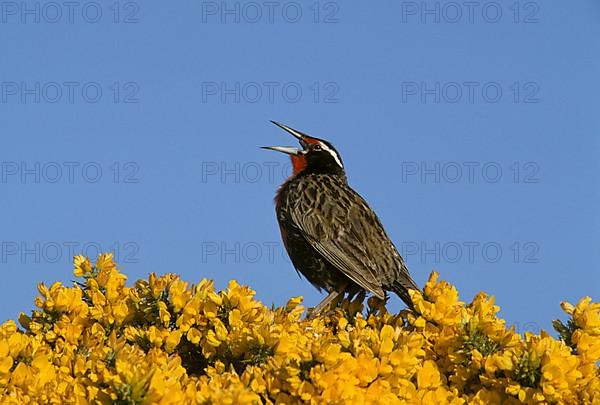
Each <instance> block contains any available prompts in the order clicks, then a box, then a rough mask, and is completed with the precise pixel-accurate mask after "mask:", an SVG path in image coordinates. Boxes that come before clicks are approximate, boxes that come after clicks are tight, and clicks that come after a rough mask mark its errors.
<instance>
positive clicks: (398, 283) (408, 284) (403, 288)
mask: <svg viewBox="0 0 600 405" xmlns="http://www.w3.org/2000/svg"><path fill="white" fill-rule="evenodd" d="M391 290H392V291H393V292H395V293H396V295H398V297H400V299H401V300H402V301H404V303H405V304H406V305H408V307H409V308H410V309H415V307H414V304H413V302H412V299H411V298H410V294H409V293H408V290H417V291H421V289H420V288H419V286H417V284H416V283H415V282H414V280H413V279H412V277H411V276H410V274H408V269H407V268H406V265H404V263H402V270H401V271H400V275H399V277H397V278H396V280H394V282H393V283H392V285H391Z"/></svg>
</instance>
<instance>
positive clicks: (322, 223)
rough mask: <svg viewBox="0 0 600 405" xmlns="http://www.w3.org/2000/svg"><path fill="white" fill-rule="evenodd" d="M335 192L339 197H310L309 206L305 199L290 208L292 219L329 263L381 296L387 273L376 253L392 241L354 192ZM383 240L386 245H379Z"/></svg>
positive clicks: (339, 190)
mask: <svg viewBox="0 0 600 405" xmlns="http://www.w3.org/2000/svg"><path fill="white" fill-rule="evenodd" d="M338 192H339V193H340V195H338V196H337V197H338V198H328V199H322V198H314V199H310V200H311V202H310V203H309V205H308V206H307V205H305V204H306V200H304V202H305V203H304V204H303V206H302V207H296V208H297V209H294V210H292V213H291V215H292V219H293V220H294V223H295V224H296V226H297V227H298V228H300V230H301V232H302V234H303V236H304V237H305V238H306V240H307V241H308V242H309V243H310V244H311V245H312V247H313V248H314V249H315V250H317V252H319V253H320V254H321V255H322V256H323V257H324V258H325V259H326V260H327V261H329V263H331V264H332V265H333V266H335V267H336V268H337V269H339V270H340V271H341V272H342V273H343V274H345V275H346V276H347V277H348V278H350V279H351V280H352V281H354V282H355V283H356V284H358V285H359V286H361V287H362V288H364V289H365V290H368V291H370V292H372V293H373V294H375V295H376V296H378V297H379V298H382V299H383V298H384V297H385V293H384V291H383V288H382V286H383V284H384V281H385V278H386V274H385V273H384V272H385V269H382V268H381V262H379V263H378V260H377V257H376V255H377V254H384V255H385V254H387V255H389V254H390V251H389V250H388V248H389V246H390V245H391V242H390V241H389V239H388V238H387V235H385V231H384V230H383V227H382V226H381V223H380V222H379V220H378V219H377V216H376V215H375V213H374V212H373V211H371V209H370V208H369V207H368V205H367V203H366V202H365V201H364V200H363V199H362V198H361V197H360V196H359V195H358V194H357V193H356V192H354V191H353V190H352V189H350V188H349V187H348V186H345V187H342V189H339V188H338ZM385 244H388V246H382V245H385ZM391 247H392V249H393V251H394V252H395V253H396V251H395V248H394V247H393V245H391ZM396 254H397V253H396ZM398 257H399V255H398ZM386 259H387V260H389V259H390V258H386ZM390 264H391V263H390ZM389 270H391V269H388V271H389ZM388 276H389V275H388Z"/></svg>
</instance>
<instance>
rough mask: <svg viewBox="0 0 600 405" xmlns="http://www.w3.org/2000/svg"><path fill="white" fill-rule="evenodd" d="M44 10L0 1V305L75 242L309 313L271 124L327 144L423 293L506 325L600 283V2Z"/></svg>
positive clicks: (54, 271)
mask: <svg viewBox="0 0 600 405" xmlns="http://www.w3.org/2000/svg"><path fill="white" fill-rule="evenodd" d="M36 4H37V6H36ZM46 4H47V5H43V4H42V3H35V2H25V3H21V2H14V3H13V2H3V3H2V10H1V13H2V15H1V20H0V34H1V35H0V46H1V50H2V57H1V58H0V80H1V82H2V83H1V84H2V88H1V90H2V94H1V96H2V99H1V102H0V115H1V117H2V129H1V132H2V136H1V138H0V139H1V141H0V142H1V143H0V161H1V162H2V166H1V169H2V173H0V174H1V178H0V192H1V195H2V198H1V199H0V204H1V206H0V207H1V212H2V213H1V214H0V242H2V245H1V247H2V252H1V253H2V256H1V257H0V270H1V272H2V280H3V282H2V283H0V296H1V297H2V305H1V306H0V308H1V309H0V319H1V320H6V319H10V318H15V317H16V316H17V315H18V313H19V311H21V310H29V309H30V308H32V302H33V299H34V297H35V295H36V293H37V291H36V284H37V282H38V281H45V282H47V283H51V282H52V281H55V280H60V281H63V282H65V283H70V280H72V279H73V276H72V265H71V255H72V254H73V253H80V252H81V250H82V249H83V248H84V247H85V251H86V253H87V254H89V255H92V256H95V255H96V251H97V250H98V248H99V249H100V250H104V251H106V250H113V251H114V250H118V253H119V254H118V260H119V263H120V267H121V269H122V270H123V271H124V272H125V273H126V274H127V275H128V276H129V280H130V281H133V280H135V279H137V278H141V277H146V276H147V274H148V273H149V272H158V273H164V272H176V273H179V274H181V275H182V277H183V278H184V279H185V280H188V281H190V282H196V281H198V280H200V279H201V278H203V277H208V278H213V279H215V280H216V283H217V286H218V287H224V286H225V285H226V283H227V280H229V279H238V280H239V281H240V282H242V283H246V284H250V285H251V286H252V287H253V288H254V289H255V290H256V291H257V296H258V298H259V299H260V300H262V301H263V302H264V303H266V304H267V305H270V304H271V303H274V304H276V305H280V304H283V303H284V302H285V301H286V300H287V299H288V298H289V297H290V296H297V295H303V296H304V297H305V299H306V303H307V304H308V305H315V304H316V303H317V302H318V301H319V300H320V299H321V298H322V296H320V295H319V294H318V293H317V292H316V290H314V289H313V287H312V286H310V285H309V284H308V283H307V282H306V281H305V280H300V279H299V278H298V276H297V275H296V272H295V271H294V270H293V268H292V266H291V264H290V263H289V261H288V260H287V257H286V256H285V254H284V253H283V248H282V245H281V243H280V237H279V231H278V228H277V224H276V220H275V215H274V207H273V203H272V199H273V196H274V194H275V190H276V188H277V187H278V185H279V184H280V183H281V182H282V181H283V180H284V178H285V176H286V175H287V173H289V163H288V161H287V159H286V157H285V156H283V155H279V154H277V153H275V152H270V151H265V150H261V149H259V146H263V145H274V144H275V145H277V144H279V145H293V142H292V141H293V139H292V138H291V137H289V136H287V135H286V134H285V133H284V132H283V131H281V130H279V129H278V128H276V127H274V126H272V125H271V124H270V123H269V122H268V121H269V120H270V119H274V120H278V121H281V122H283V123H286V124H288V125H290V126H292V127H295V128H297V129H300V130H302V131H305V132H308V133H310V134H313V135H315V136H318V137H323V138H326V139H328V140H330V141H331V142H332V143H333V144H334V145H336V147H337V149H338V150H339V151H340V153H341V155H342V157H343V159H344V162H345V165H346V168H347V172H348V177H349V181H350V183H351V185H352V186H353V187H354V188H355V189H356V190H357V191H359V192H360V193H361V194H362V195H363V196H364V197H365V198H366V199H367V201H369V203H370V204H371V205H372V207H373V208H374V209H375V210H376V211H377V213H378V214H379V216H380V217H381V219H382V222H383V223H384V225H385V227H386V228H387V230H388V233H389V235H390V236H391V237H392V239H393V240H394V241H395V243H396V245H397V246H398V248H399V249H400V250H401V251H402V253H403V255H404V256H405V259H406V261H407V263H408V267H409V269H410V271H411V273H412V274H413V275H414V278H415V279H416V281H417V282H418V283H419V284H420V285H422V284H423V283H424V282H425V280H426V279H427V277H428V275H429V273H430V271H431V270H433V269H436V270H437V271H439V272H440V273H441V277H442V278H443V279H446V280H449V281H450V282H452V283H454V284H455V285H456V286H457V287H458V288H459V291H460V293H461V296H462V298H463V299H464V300H467V301H468V300H471V299H472V297H473V296H474V295H475V294H476V293H477V292H478V291H480V290H483V291H486V292H488V293H490V294H493V295H495V296H496V299H497V303H498V304H499V305H500V306H501V308H502V311H501V315H502V316H503V317H505V318H506V319H507V320H508V322H509V323H510V324H516V325H517V329H518V330H520V331H523V330H525V329H528V330H534V331H537V330H538V329H539V328H546V329H548V328H549V327H550V320H552V319H554V318H556V317H558V316H561V314H562V313H561V310H560V308H559V302H560V301H561V300H569V301H572V302H573V301H577V300H578V299H579V298H581V297H583V296H585V295H592V297H593V298H594V299H596V300H598V299H600V296H598V291H599V289H598V286H599V285H600V276H599V273H598V271H597V267H598V265H597V263H598V261H599V256H600V255H599V252H600V249H598V246H599V245H600V231H599V229H600V221H599V209H598V207H599V206H600V205H599V202H600V201H599V200H600V198H599V196H600V195H599V184H598V173H599V163H598V156H599V152H600V150H599V149H600V144H599V143H600V141H599V140H598V139H599V138H598V137H599V135H600V114H598V111H599V105H598V104H599V103H598V94H599V90H600V25H599V24H598V19H599V17H600V3H598V2H597V1H595V0H585V1H582V2H578V3H577V4H572V3H570V2H559V1H544V2H541V1H537V2H520V3H519V2H517V3H514V2H498V3H495V2H481V3H479V2H475V3H472V4H473V5H472V6H465V5H463V3H435V2H427V3H425V5H422V3H421V2H397V1H384V2H379V3H377V5H374V4H372V3H369V2H352V3H349V2H321V3H311V2H308V3H306V4H305V3H304V2H302V3H300V2H297V3H295V2H283V3H280V2H272V3H268V2H267V3H262V2H258V3H234V2H227V3H221V2H201V1H181V2H177V4H170V3H169V4H167V3H165V2H150V1H144V2H139V1H138V2H135V1H134V2H122V3H116V6H115V5H114V4H113V3H106V4H100V3H87V2H82V3H78V2H75V3H73V5H72V6H65V5H59V4H62V3H46ZM399 308H400V303H399V299H397V298H392V300H391V309H392V310H397V309H399Z"/></svg>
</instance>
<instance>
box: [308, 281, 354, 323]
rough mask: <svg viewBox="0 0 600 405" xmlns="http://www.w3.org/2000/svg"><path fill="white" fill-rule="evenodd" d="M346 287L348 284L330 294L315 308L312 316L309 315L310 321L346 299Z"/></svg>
mask: <svg viewBox="0 0 600 405" xmlns="http://www.w3.org/2000/svg"><path fill="white" fill-rule="evenodd" d="M346 287H347V284H344V285H342V286H341V287H340V288H338V289H337V290H333V291H332V292H330V293H329V295H328V296H327V297H325V299H324V300H323V301H321V302H319V304H318V305H317V306H316V307H314V308H313V310H312V311H311V313H310V315H308V319H314V318H315V317H316V316H317V315H319V314H320V313H321V312H323V310H324V309H326V308H329V306H333V305H332V303H333V302H335V303H336V304H337V303H338V302H339V300H340V299H341V298H343V297H344V291H345V290H346Z"/></svg>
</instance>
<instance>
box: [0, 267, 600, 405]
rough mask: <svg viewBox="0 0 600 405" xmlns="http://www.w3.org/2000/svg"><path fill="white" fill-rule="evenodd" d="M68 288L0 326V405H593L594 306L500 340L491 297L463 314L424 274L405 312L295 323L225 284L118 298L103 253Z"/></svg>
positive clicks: (599, 382) (373, 308) (599, 324)
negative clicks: (549, 328) (546, 327)
mask: <svg viewBox="0 0 600 405" xmlns="http://www.w3.org/2000/svg"><path fill="white" fill-rule="evenodd" d="M75 275H76V276H77V277H78V278H79V281H77V282H75V283H74V285H73V286H72V287H66V286H64V285H62V284H60V283H55V284H53V285H52V286H50V287H47V286H45V285H44V284H40V285H39V286H38V290H39V292H40V296H39V297H38V298H36V300H35V305H36V306H37V307H38V308H39V309H38V310H35V311H33V312H32V313H31V314H30V315H25V314H21V316H20V318H19V323H20V325H21V327H22V329H19V327H18V326H17V323H16V322H14V321H8V322H6V323H4V324H3V325H2V326H0V403H2V404H10V403H14V404H25V403H36V404H40V403H54V404H69V403H71V404H187V403H189V404H196V403H198V404H253V403H256V404H262V403H267V404H271V403H277V404H295V403H313V404H322V403H340V404H342V403H348V404H361V403H383V404H386V405H391V404H500V403H505V404H518V403H528V404H543V403H557V404H563V403H564V404H599V403H600V375H599V370H598V366H597V363H598V361H599V359H600V304H598V303H592V302H591V299H590V298H584V299H582V300H581V301H580V302H579V303H578V304H577V305H576V306H573V305H570V304H567V303H563V304H562V308H563V310H564V311H565V312H566V313H567V314H568V315H569V319H568V321H567V322H566V323H565V324H563V323H561V322H559V321H555V323H554V325H555V328H556V329H557V330H558V332H559V335H560V338H559V339H555V338H553V337H551V336H550V335H548V334H547V333H546V332H541V334H540V335H535V334H531V333H525V335H524V336H521V335H520V334H518V333H516V332H515V331H514V330H513V329H507V327H506V325H505V322H504V321H503V320H501V319H498V318H497V316H496V313H497V311H498V307H497V306H496V305H494V300H493V298H490V297H488V296H487V295H485V294H484V293H480V294H478V295H477V296H476V297H475V299H474V300H473V302H472V303H470V304H468V305H465V304H464V303H462V302H460V301H459V298H458V292H457V291H456V289H455V288H454V287H453V286H451V285H450V284H448V283H446V282H444V281H438V276H437V274H435V273H433V274H432V275H431V277H430V278H429V281H428V282H427V284H426V286H425V288H424V292H423V293H422V294H421V293H419V292H413V294H412V298H413V301H414V303H415V308H416V309H415V310H414V311H408V310H407V311H403V312H401V313H400V314H397V315H393V314H389V313H387V312H386V311H385V308H383V307H382V306H381V305H380V304H377V303H376V302H375V301H372V302H370V303H371V305H369V307H368V308H366V309H365V311H364V312H365V313H366V315H363V314H362V313H363V310H362V305H361V304H360V303H358V302H347V301H346V302H344V303H343V304H342V306H341V307H340V308H338V309H336V310H335V311H334V312H332V313H331V314H328V315H327V316H324V317H322V318H318V319H314V320H305V319H303V316H302V315H303V312H304V308H303V307H302V306H301V305H300V303H301V298H292V299H290V300H289V301H288V303H287V304H286V305H285V306H284V307H281V308H275V309H270V308H267V307H265V306H264V305H263V304H261V303H260V302H259V301H257V300H256V299H255V298H254V292H253V291H252V290H251V289H250V288H248V287H245V286H240V285H238V283H236V282H235V281H231V282H230V283H229V286H228V288H227V289H226V290H225V291H220V292H216V291H215V290H214V287H213V283H212V282H211V281H208V280H202V281H201V282H200V283H198V284H197V285H193V286H192V285H190V284H189V283H186V282H184V281H182V280H181V279H180V278H179V277H178V276H177V275H175V274H165V275H163V276H160V277H159V276H157V275H155V274H151V275H150V276H149V278H148V280H138V281H137V282H136V283H135V284H134V285H133V287H127V286H126V283H125V281H126V277H125V275H123V274H122V273H120V272H119V270H117V268H116V265H115V263H114V262H113V260H112V256H111V255H101V256H100V257H99V258H98V260H97V262H96V263H95V264H92V263H91V262H90V261H89V260H88V259H86V258H84V257H76V258H75Z"/></svg>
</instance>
